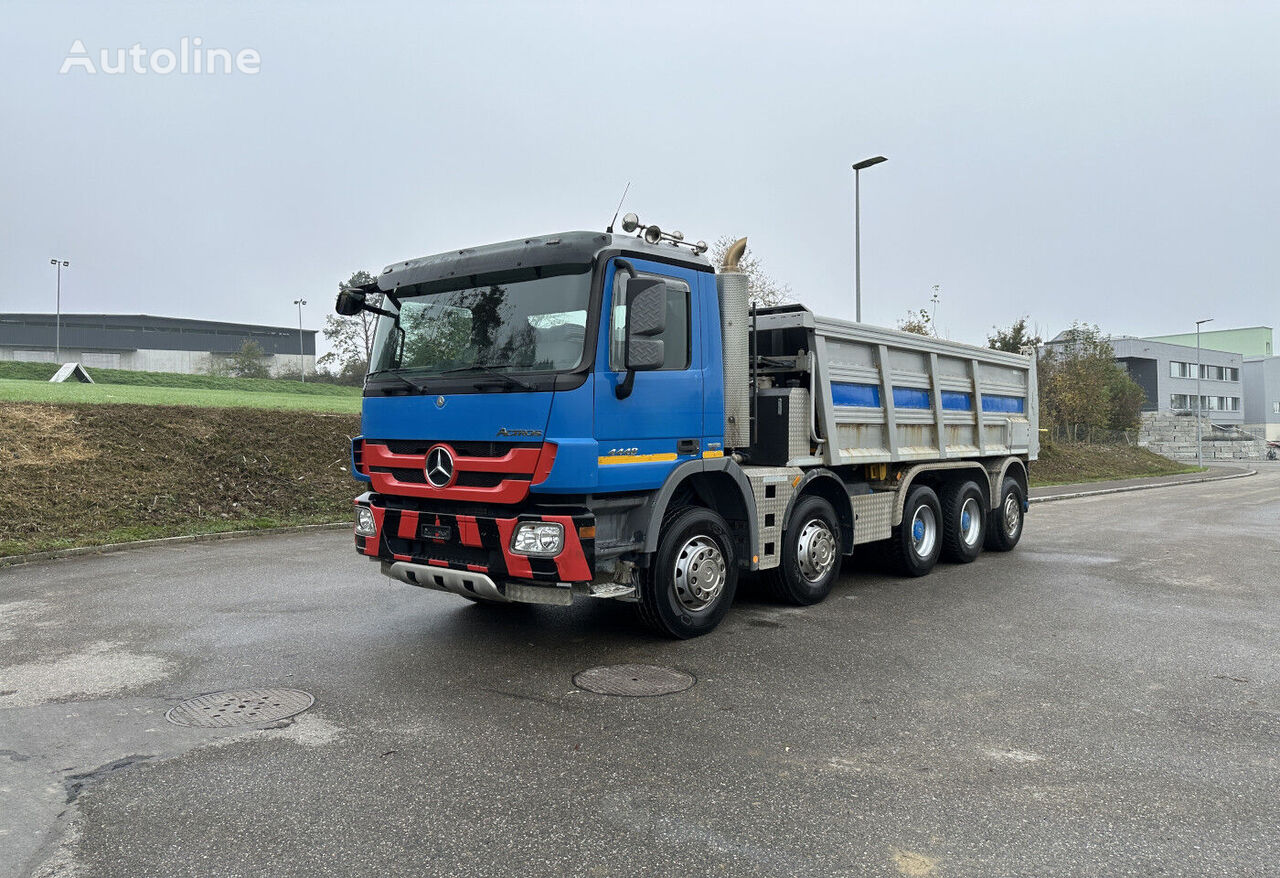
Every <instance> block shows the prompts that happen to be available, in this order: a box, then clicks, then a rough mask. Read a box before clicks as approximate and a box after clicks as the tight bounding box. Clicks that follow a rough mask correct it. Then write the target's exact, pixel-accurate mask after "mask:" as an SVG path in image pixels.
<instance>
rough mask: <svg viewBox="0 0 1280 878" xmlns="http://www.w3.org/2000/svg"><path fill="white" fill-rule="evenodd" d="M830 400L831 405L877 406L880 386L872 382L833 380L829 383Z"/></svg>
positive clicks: (878, 405)
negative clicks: (860, 382)
mask: <svg viewBox="0 0 1280 878" xmlns="http://www.w3.org/2000/svg"><path fill="white" fill-rule="evenodd" d="M831 402H832V404H833V405H853V406H859V407H861V408H872V409H874V408H879V407H880V388H879V387H877V386H876V385H874V384H846V383H843V382H839V381H833V382H832V383H831Z"/></svg>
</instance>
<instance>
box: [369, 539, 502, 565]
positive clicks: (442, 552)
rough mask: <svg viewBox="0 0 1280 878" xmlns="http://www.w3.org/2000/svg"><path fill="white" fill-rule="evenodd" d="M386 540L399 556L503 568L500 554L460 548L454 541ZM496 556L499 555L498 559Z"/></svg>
mask: <svg viewBox="0 0 1280 878" xmlns="http://www.w3.org/2000/svg"><path fill="white" fill-rule="evenodd" d="M384 539H386V541H387V548H388V549H390V550H391V551H392V552H394V553H395V554H397V555H409V556H411V557H413V558H430V559H431V560H433V561H447V562H449V563H450V564H463V565H465V564H477V565H479V566H481V567H486V568H493V567H495V566H501V560H500V558H501V556H500V554H498V553H494V552H492V551H490V550H489V549H482V548H479V547H473V546H460V545H458V544H457V543H456V542H452V541H450V542H440V543H437V542H434V541H431V540H406V539H402V538H400V537H393V536H391V535H389V534H388V535H386V536H385V537H384ZM495 554H498V557H497V558H495Z"/></svg>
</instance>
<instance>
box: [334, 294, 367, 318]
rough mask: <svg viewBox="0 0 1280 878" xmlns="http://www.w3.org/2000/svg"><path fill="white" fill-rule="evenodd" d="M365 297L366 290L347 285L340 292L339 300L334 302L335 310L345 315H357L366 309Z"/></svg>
mask: <svg viewBox="0 0 1280 878" xmlns="http://www.w3.org/2000/svg"><path fill="white" fill-rule="evenodd" d="M364 297H365V292H364V290H357V289H354V288H351V287H345V288H343V289H342V290H340V291H339V292H338V301H337V302H335V303H334V306H333V310H335V311H337V312H338V313H339V314H341V315H342V316H343V317H355V316H356V315H357V314H359V313H360V312H361V311H363V310H364Z"/></svg>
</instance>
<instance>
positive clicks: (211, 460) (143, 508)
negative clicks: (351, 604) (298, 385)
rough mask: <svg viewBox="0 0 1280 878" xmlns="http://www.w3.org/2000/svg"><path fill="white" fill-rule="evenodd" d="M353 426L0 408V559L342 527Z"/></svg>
mask: <svg viewBox="0 0 1280 878" xmlns="http://www.w3.org/2000/svg"><path fill="white" fill-rule="evenodd" d="M53 386H57V385H53ZM223 392H228V393H229V392H230V391H223ZM357 403H358V399H357ZM359 426H360V422H359V417H358V416H354V415H340V414H328V413H322V412H306V411H264V410H260V409H246V408H238V409H230V408H192V407H179V406H141V405H129V404H120V405H38V404H28V403H12V402H0V557H3V556H9V555H19V554H25V553H28V552H39V551H45V550H49V549H58V548H65V547H68V546H95V545H105V544H108V543H118V542H126V541H129V540H139V539H149V538H154V537H166V536H177V535H182V534H193V533H213V532H219V531H228V530H240V529H249V528H263V527H280V526H288V525H298V524H315V523H320V522H331V521H343V520H346V519H348V518H349V517H350V515H351V498H352V497H354V496H355V495H356V494H358V493H359V492H360V485H359V484H358V483H357V482H355V481H353V480H352V478H351V476H350V474H349V473H348V471H347V470H348V467H349V466H350V463H349V449H350V446H349V440H350V437H351V436H354V435H356V433H357V432H358V431H359Z"/></svg>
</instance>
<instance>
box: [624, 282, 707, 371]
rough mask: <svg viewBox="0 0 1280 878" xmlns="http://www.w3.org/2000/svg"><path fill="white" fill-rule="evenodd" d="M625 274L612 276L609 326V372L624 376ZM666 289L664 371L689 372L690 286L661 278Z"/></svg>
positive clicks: (663, 338)
mask: <svg viewBox="0 0 1280 878" xmlns="http://www.w3.org/2000/svg"><path fill="white" fill-rule="evenodd" d="M626 276H627V275H626V273H625V272H621V271H619V272H616V273H615V274H614V276H613V315H612V319H611V321H610V324H609V368H610V369H611V370H612V371H614V372H621V371H623V370H624V369H625V368H626V365H625V360H624V356H623V355H624V352H625V346H626V341H627V336H626V333H627V325H626V324H627V309H626V305H627V303H626V293H625V291H624V288H623V284H622V280H623V278H625V277H626ZM639 276H640V277H661V275H656V274H646V273H644V272H640V273H639ZM661 279H662V280H663V281H665V282H666V285H667V331H666V332H664V333H663V334H662V341H663V342H664V345H663V349H664V351H665V354H666V356H665V358H664V359H663V363H662V369H663V370H664V371H678V370H681V369H688V368H689V361H690V357H689V352H690V344H689V340H690V334H689V285H688V284H687V283H685V282H684V281H682V280H675V279H674V278H669V277H661Z"/></svg>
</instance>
